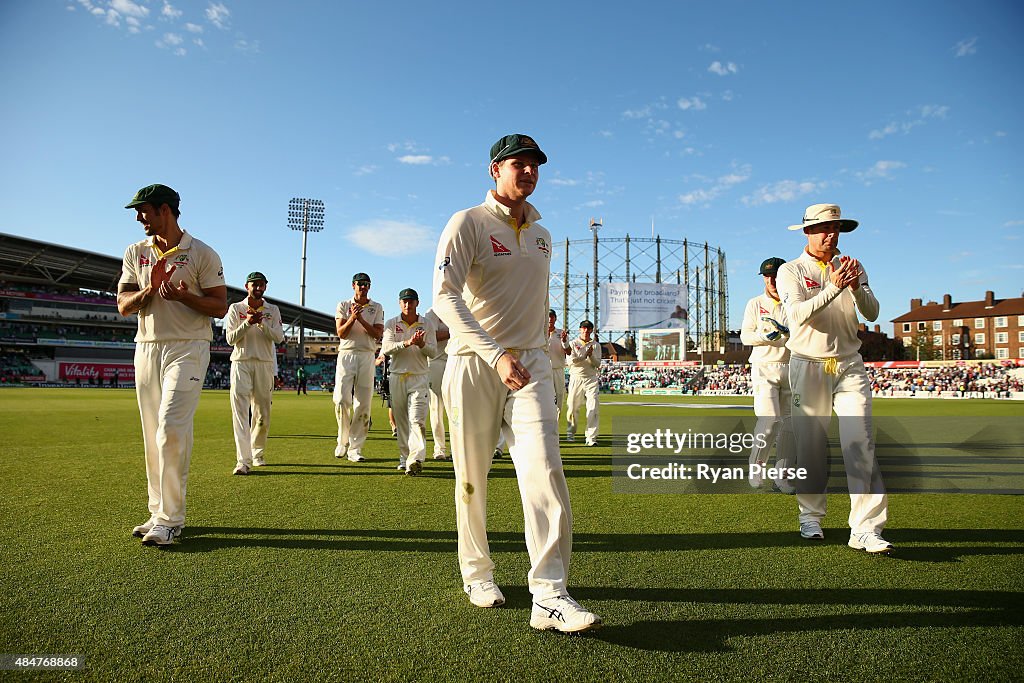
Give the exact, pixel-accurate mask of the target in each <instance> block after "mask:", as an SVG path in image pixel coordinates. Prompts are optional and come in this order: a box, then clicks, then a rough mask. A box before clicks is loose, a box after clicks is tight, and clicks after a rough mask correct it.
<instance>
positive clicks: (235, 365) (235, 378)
mask: <svg viewBox="0 0 1024 683" xmlns="http://www.w3.org/2000/svg"><path fill="white" fill-rule="evenodd" d="M273 391H274V363H273V362H271V361H266V360H236V361H232V362H231V423H232V427H233V428H234V432H235V460H236V461H237V462H238V464H239V465H245V466H247V467H252V461H253V458H262V457H263V451H264V450H265V449H266V447H267V434H269V433H270V405H271V402H272V400H273V399H272V396H273ZM250 410H251V411H252V412H251V418H250Z"/></svg>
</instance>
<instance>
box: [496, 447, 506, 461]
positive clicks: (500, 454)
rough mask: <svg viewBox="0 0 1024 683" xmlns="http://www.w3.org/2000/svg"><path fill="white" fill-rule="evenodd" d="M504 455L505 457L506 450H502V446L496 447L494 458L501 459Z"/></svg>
mask: <svg viewBox="0 0 1024 683" xmlns="http://www.w3.org/2000/svg"><path fill="white" fill-rule="evenodd" d="M504 457H505V452H504V451H502V450H501V449H500V448H495V449H494V459H495V460H501V459H502V458H504Z"/></svg>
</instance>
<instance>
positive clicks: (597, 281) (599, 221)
mask: <svg viewBox="0 0 1024 683" xmlns="http://www.w3.org/2000/svg"><path fill="white" fill-rule="evenodd" d="M602 225H604V219H603V218H591V219H590V231H591V232H592V233H594V329H595V330H600V329H601V316H600V315H598V306H599V304H598V301H599V300H600V298H601V278H600V277H599V275H598V272H597V231H598V230H600V229H601V226H602ZM595 334H596V332H595Z"/></svg>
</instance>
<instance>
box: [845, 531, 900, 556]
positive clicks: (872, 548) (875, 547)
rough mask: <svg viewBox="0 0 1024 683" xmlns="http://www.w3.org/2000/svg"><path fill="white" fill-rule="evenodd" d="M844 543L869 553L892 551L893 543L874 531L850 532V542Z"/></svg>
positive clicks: (880, 553)
mask: <svg viewBox="0 0 1024 683" xmlns="http://www.w3.org/2000/svg"><path fill="white" fill-rule="evenodd" d="M846 545H848V546H850V547H851V548H853V549H854V550H864V551H866V552H869V553H874V554H879V555H887V554H888V553H890V552H892V550H893V545H892V543H889V541H887V540H885V539H884V538H882V537H881V535H879V534H877V533H875V532H874V531H865V532H864V533H861V534H855V533H851V534H850V542H849V543H847V544H846Z"/></svg>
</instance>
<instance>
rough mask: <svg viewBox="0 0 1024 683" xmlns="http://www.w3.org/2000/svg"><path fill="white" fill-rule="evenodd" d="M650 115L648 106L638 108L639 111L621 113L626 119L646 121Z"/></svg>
mask: <svg viewBox="0 0 1024 683" xmlns="http://www.w3.org/2000/svg"><path fill="white" fill-rule="evenodd" d="M650 115H651V107H650V105H647V106H646V107H640V108H639V109H627V110H626V111H624V112H622V116H623V117H625V118H627V119H646V118H647V117H649V116H650Z"/></svg>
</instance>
